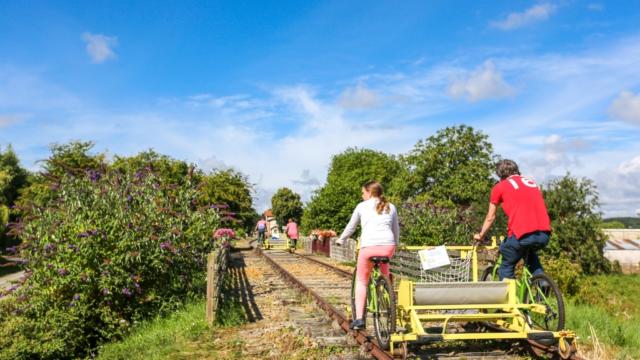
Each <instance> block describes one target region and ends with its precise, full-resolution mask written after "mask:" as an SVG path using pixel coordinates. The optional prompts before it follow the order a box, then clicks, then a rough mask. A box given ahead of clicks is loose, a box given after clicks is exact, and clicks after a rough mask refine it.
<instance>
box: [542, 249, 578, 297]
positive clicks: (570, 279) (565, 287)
mask: <svg viewBox="0 0 640 360" xmlns="http://www.w3.org/2000/svg"><path fill="white" fill-rule="evenodd" d="M540 261H541V262H542V266H543V268H544V272H545V273H547V274H548V275H549V276H551V278H552V279H553V280H554V281H555V282H556V284H557V285H558V287H559V288H560V291H562V294H563V295H564V296H565V297H569V296H573V295H575V294H576V293H578V290H580V283H581V280H582V273H583V272H582V266H580V264H579V263H576V262H572V261H571V260H569V259H567V258H565V257H558V258H549V257H541V258H540Z"/></svg>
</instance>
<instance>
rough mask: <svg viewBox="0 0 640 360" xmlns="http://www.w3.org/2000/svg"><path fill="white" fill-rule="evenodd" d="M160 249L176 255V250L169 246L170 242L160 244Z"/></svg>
mask: <svg viewBox="0 0 640 360" xmlns="http://www.w3.org/2000/svg"><path fill="white" fill-rule="evenodd" d="M160 249H162V250H168V251H171V252H172V253H174V254H175V253H176V249H175V248H174V247H173V245H171V242H169V241H165V242H163V243H160Z"/></svg>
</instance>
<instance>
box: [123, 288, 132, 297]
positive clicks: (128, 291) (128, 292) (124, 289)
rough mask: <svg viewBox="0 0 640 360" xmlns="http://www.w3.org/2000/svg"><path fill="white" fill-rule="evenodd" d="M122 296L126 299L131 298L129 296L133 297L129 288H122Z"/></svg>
mask: <svg viewBox="0 0 640 360" xmlns="http://www.w3.org/2000/svg"><path fill="white" fill-rule="evenodd" d="M122 295H124V296H126V297H131V295H133V293H132V292H131V290H129V288H122Z"/></svg>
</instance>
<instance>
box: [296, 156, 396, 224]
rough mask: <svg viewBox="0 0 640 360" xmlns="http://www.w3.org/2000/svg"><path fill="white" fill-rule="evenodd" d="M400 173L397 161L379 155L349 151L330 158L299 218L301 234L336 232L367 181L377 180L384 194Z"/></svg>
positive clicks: (349, 215)
mask: <svg viewBox="0 0 640 360" xmlns="http://www.w3.org/2000/svg"><path fill="white" fill-rule="evenodd" d="M402 172H403V167H402V165H401V164H400V162H399V161H398V160H397V159H396V158H395V157H393V156H391V155H387V154H385V153H383V152H379V151H374V150H369V149H356V148H350V149H347V150H346V151H344V152H342V153H340V154H338V155H335V156H333V158H332V159H331V165H330V167H329V173H328V174H327V182H326V184H325V185H324V186H323V187H321V188H320V189H319V190H317V191H316V192H315V193H314V195H313V196H312V198H311V201H310V202H309V203H308V204H307V206H306V208H305V211H304V215H303V216H302V227H303V229H304V230H305V231H309V230H311V229H315V228H327V229H333V230H336V231H339V230H340V229H342V228H343V227H344V226H345V225H346V224H347V223H348V222H349V218H350V217H351V214H352V212H353V209H354V208H355V207H356V205H357V204H358V203H359V202H360V201H362V198H361V196H360V189H361V187H362V185H363V184H364V183H366V182H367V181H370V180H376V181H379V182H380V183H381V184H382V186H383V187H385V189H389V193H388V195H390V196H392V195H393V191H392V187H391V186H390V185H391V183H392V181H393V179H394V178H395V177H396V176H398V174H401V173H402Z"/></svg>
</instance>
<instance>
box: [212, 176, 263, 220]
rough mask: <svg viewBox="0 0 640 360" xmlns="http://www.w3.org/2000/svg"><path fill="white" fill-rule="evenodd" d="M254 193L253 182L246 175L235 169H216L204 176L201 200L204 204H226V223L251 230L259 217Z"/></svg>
mask: <svg viewBox="0 0 640 360" xmlns="http://www.w3.org/2000/svg"><path fill="white" fill-rule="evenodd" d="M252 193H253V184H251V183H250V182H249V179H248V177H247V176H246V175H244V174H242V173H241V172H239V171H236V170H233V169H227V170H214V171H213V172H212V173H210V174H208V175H204V176H203V178H202V183H201V184H200V196H199V201H200V203H201V204H203V205H226V206H227V207H228V208H226V209H223V210H222V214H221V215H223V218H222V219H223V221H225V222H226V225H228V226H230V227H233V228H235V229H244V230H246V231H249V230H251V228H252V227H253V224H254V221H255V220H256V219H257V217H258V214H257V213H256V211H255V209H254V208H253V199H252V197H251V194H252Z"/></svg>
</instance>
